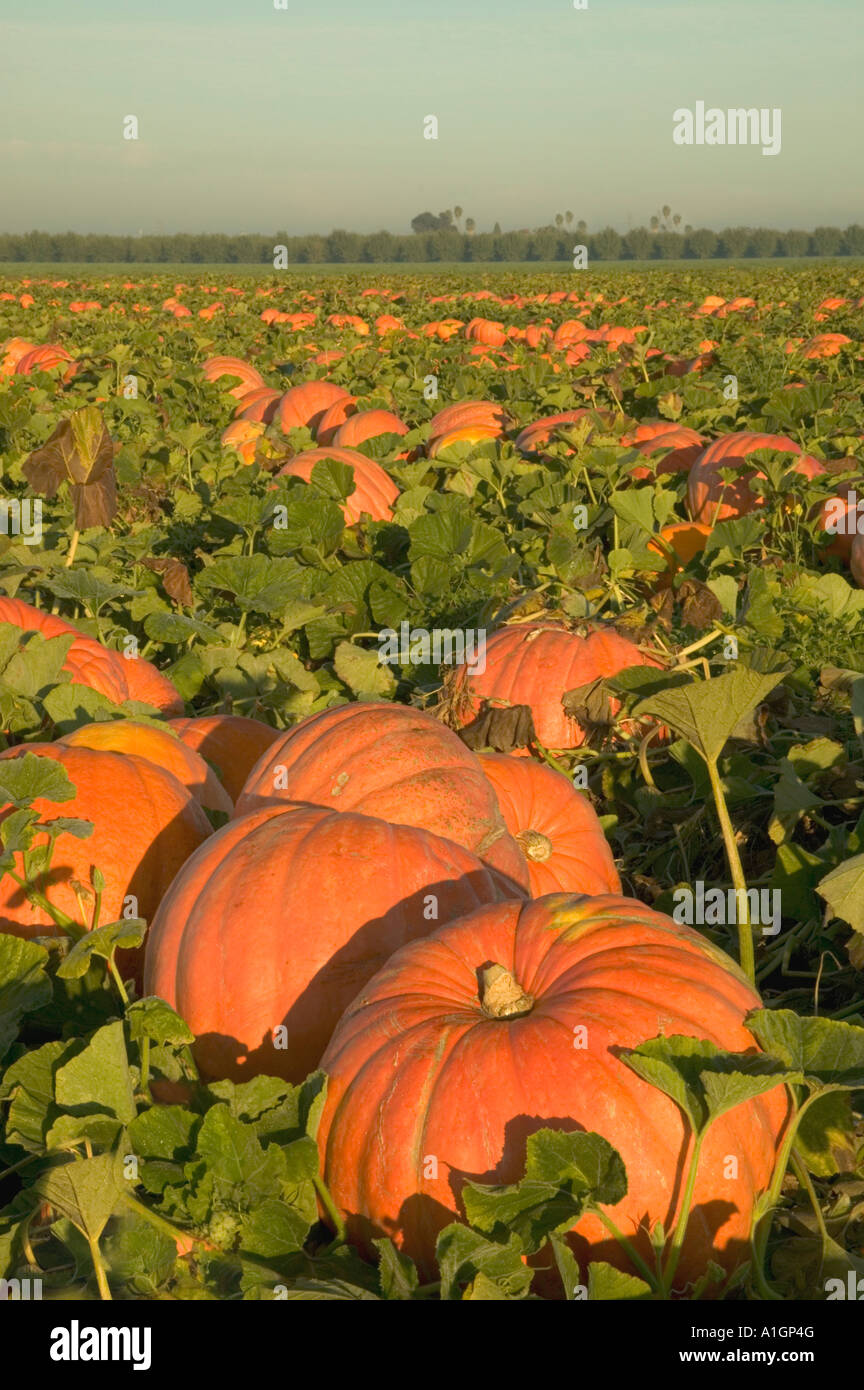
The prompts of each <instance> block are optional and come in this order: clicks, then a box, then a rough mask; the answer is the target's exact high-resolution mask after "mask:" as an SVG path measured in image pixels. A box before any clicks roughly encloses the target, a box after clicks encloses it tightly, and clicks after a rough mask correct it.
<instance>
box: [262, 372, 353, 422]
mask: <svg viewBox="0 0 864 1390" xmlns="http://www.w3.org/2000/svg"><path fill="white" fill-rule="evenodd" d="M347 395H348V392H347V391H345V390H343V389H342V387H341V386H334V385H333V383H332V382H330V381H305V382H302V383H301V384H300V385H298V386H291V387H289V389H288V390H287V391H286V392H285V394H284V395H283V397H282V399H281V400H280V402H279V411H278V416H279V426H280V428H281V430H282V433H283V434H287V433H288V431H289V430H296V429H307V430H311V431H312V433H313V434H314V433H315V431H316V430H317V428H318V426H319V424H320V423H321V419H322V417H323V415H324V412H325V411H326V410H327V409H328V407H329V406H331V405H333V404H334V403H335V402H336V401H339V400H342V399H343V398H344V397H346V396H347Z"/></svg>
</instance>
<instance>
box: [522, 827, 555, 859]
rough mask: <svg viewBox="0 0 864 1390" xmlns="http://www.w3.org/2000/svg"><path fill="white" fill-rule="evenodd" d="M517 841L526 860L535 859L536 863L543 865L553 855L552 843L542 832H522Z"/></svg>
mask: <svg viewBox="0 0 864 1390" xmlns="http://www.w3.org/2000/svg"><path fill="white" fill-rule="evenodd" d="M516 839H517V841H518V843H519V844H520V845H521V847H522V853H523V854H524V855H525V858H526V859H533V860H534V862H535V863H538V864H540V863H542V862H543V860H544V859H548V858H549V856H550V855H551V853H552V841H551V840H550V839H549V836H548V835H544V834H543V832H542V830H520V831H519V834H518V835H517V836H516Z"/></svg>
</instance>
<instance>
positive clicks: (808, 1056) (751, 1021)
mask: <svg viewBox="0 0 864 1390" xmlns="http://www.w3.org/2000/svg"><path fill="white" fill-rule="evenodd" d="M745 1023H746V1024H747V1027H748V1028H749V1029H750V1031H751V1032H752V1033H753V1034H755V1036H756V1037H757V1038H758V1039H759V1042H760V1043H761V1045H762V1046H763V1047H764V1048H765V1051H766V1052H770V1053H771V1054H772V1055H773V1056H774V1057H777V1058H779V1059H780V1061H781V1062H783V1063H784V1064H785V1065H786V1066H787V1067H788V1068H789V1070H790V1071H791V1072H795V1073H798V1074H799V1075H801V1076H803V1078H804V1083H805V1085H807V1086H808V1087H809V1088H810V1089H811V1090H817V1091H818V1090H838V1089H839V1090H858V1089H860V1088H861V1087H862V1086H864V1028H858V1027H856V1026H855V1024H853V1023H839V1022H838V1021H837V1020H836V1019H832V1018H802V1017H801V1016H800V1015H799V1014H796V1013H794V1012H793V1011H792V1010H791V1009H757V1010H755V1011H754V1012H753V1013H751V1014H748V1015H747V1018H746V1019H745Z"/></svg>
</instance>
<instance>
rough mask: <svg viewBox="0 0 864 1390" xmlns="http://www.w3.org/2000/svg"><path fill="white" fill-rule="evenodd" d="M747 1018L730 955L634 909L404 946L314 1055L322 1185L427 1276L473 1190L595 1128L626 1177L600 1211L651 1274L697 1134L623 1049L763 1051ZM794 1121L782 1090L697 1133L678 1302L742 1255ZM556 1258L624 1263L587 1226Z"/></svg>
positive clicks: (485, 912) (548, 907) (560, 907)
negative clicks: (697, 1158) (442, 1234)
mask: <svg viewBox="0 0 864 1390" xmlns="http://www.w3.org/2000/svg"><path fill="white" fill-rule="evenodd" d="M496 967H497V968H496ZM511 972H512V973H511ZM758 1007H759V999H758V996H757V995H756V994H755V993H754V991H753V990H752V988H751V986H750V985H749V984H748V982H747V980H746V979H745V977H744V975H743V974H742V972H741V971H740V970H739V969H738V967H737V966H736V965H735V964H734V963H733V961H732V960H730V959H729V957H728V956H726V955H725V954H724V953H723V952H722V951H720V950H719V949H718V948H717V947H715V946H713V945H711V944H710V943H709V942H708V941H706V940H705V939H704V938H703V937H701V936H700V935H699V934H698V933H697V932H695V931H692V930H691V929H690V928H688V927H684V926H678V925H677V924H676V923H674V922H673V921H672V920H671V919H670V918H669V917H666V916H664V915H663V914H662V913H659V912H654V911H653V910H652V909H650V908H648V907H645V906H644V905H643V904H642V903H640V902H637V901H635V900H633V899H629V898H620V897H614V896H604V897H593V898H592V897H577V896H569V895H565V894H551V895H549V896H547V897H543V898H539V899H535V900H533V901H532V902H528V903H523V902H516V901H513V902H505V903H499V904H496V905H493V906H489V907H484V908H481V909H480V910H479V911H477V912H474V913H472V914H470V915H469V916H467V917H463V918H461V919H460V920H458V921H456V922H452V923H450V924H449V925H447V926H443V927H440V928H438V929H437V930H436V931H435V932H433V933H432V934H431V935H430V936H428V937H426V938H425V940H421V941H414V942H411V943H410V944H408V945H407V946H404V947H403V948H402V949H401V950H399V951H397V952H396V954H395V955H394V956H392V957H391V959H390V960H389V961H388V962H387V964H386V965H385V966H384V967H383V969H381V970H380V971H379V973H378V974H377V975H376V976H375V978H374V979H373V980H372V981H370V983H369V984H368V985H367V986H366V987H365V988H364V989H363V990H362V991H361V992H360V994H359V995H358V996H357V998H356V999H355V1000H354V1002H353V1003H352V1004H351V1005H349V1007H348V1009H347V1010H346V1012H345V1013H344V1015H343V1017H342V1019H341V1021H340V1023H339V1025H338V1027H337V1028H336V1030H335V1032H334V1034H333V1037H332V1038H331V1040H330V1044H329V1046H328V1048H327V1050H326V1052H325V1053H324V1056H323V1058H322V1059H321V1065H322V1067H323V1068H324V1070H325V1071H326V1072H327V1074H328V1077H329V1082H328V1089H327V1100H326V1104H325V1107H324V1112H323V1115H322V1119H321V1125H320V1128H319V1131H318V1143H319V1149H320V1155H321V1164H322V1171H323V1175H324V1181H325V1182H326V1183H327V1185H328V1187H329V1190H330V1192H331V1194H332V1196H333V1200H334V1202H335V1203H336V1206H337V1207H338V1208H339V1209H340V1210H341V1211H342V1212H343V1213H345V1217H346V1221H347V1230H348V1235H349V1239H350V1240H352V1241H353V1242H355V1243H356V1244H358V1245H360V1246H361V1247H362V1248H363V1249H364V1250H367V1251H368V1249H369V1246H370V1242H371V1239H372V1238H373V1237H375V1236H383V1235H387V1236H390V1237H391V1238H392V1239H393V1240H394V1241H395V1243H396V1244H397V1246H398V1247H399V1248H400V1249H401V1250H403V1251H404V1252H405V1253H406V1254H407V1255H409V1256H410V1257H411V1258H412V1259H414V1260H416V1261H417V1263H418V1265H419V1267H420V1269H421V1271H422V1273H423V1275H424V1277H426V1278H430V1277H434V1251H435V1239H436V1235H437V1233H438V1231H439V1230H440V1229H441V1228H442V1227H443V1226H445V1225H447V1224H448V1222H450V1221H451V1220H453V1219H454V1218H455V1217H457V1216H460V1215H461V1214H462V1208H461V1202H460V1192H461V1189H462V1187H463V1185H464V1183H465V1181H466V1180H468V1179H471V1180H472V1181H475V1182H480V1183H513V1182H516V1181H518V1180H519V1178H520V1177H521V1176H522V1173H523V1170H524V1162H525V1144H526V1140H527V1138H528V1136H529V1135H530V1134H531V1133H533V1132H534V1131H535V1130H538V1129H543V1128H552V1129H560V1130H562V1131H574V1130H593V1131H596V1132H597V1133H599V1134H602V1135H603V1136H604V1138H606V1139H607V1140H608V1141H609V1143H610V1144H612V1145H613V1146H614V1147H615V1148H616V1149H617V1150H618V1151H619V1152H620V1154H621V1156H622V1158H623V1160H624V1163H625V1166H626V1170H627V1184H628V1191H627V1195H626V1197H625V1198H624V1199H623V1201H622V1202H620V1203H619V1204H618V1205H617V1206H614V1207H612V1208H610V1212H609V1214H610V1216H611V1217H612V1219H613V1220H614V1221H615V1224H616V1225H617V1226H618V1227H619V1229H620V1230H622V1231H623V1233H624V1234H625V1235H626V1236H627V1237H628V1238H629V1239H630V1240H631V1241H632V1242H633V1244H634V1246H635V1247H636V1249H637V1250H638V1251H639V1253H640V1254H641V1255H642V1257H643V1259H645V1260H646V1261H647V1262H649V1263H653V1261H652V1255H651V1248H650V1244H649V1241H648V1235H647V1229H646V1226H647V1225H648V1224H650V1223H654V1222H656V1221H662V1222H663V1223H664V1226H665V1228H666V1230H667V1231H668V1230H670V1228H671V1227H672V1224H673V1222H674V1219H675V1215H676V1212H677V1210H678V1207H679V1203H680V1201H681V1189H682V1186H683V1175H684V1173H685V1171H686V1167H685V1162H686V1155H687V1151H688V1148H689V1145H690V1135H689V1133H688V1131H687V1126H686V1124H685V1121H684V1118H683V1115H682V1112H681V1111H680V1110H679V1109H678V1107H677V1105H676V1104H675V1103H674V1102H673V1101H672V1100H670V1099H669V1097H668V1096H666V1095H664V1094H663V1093H662V1092H661V1091H659V1090H656V1089H655V1088H653V1087H651V1086H649V1085H648V1084H647V1082H645V1081H643V1080H642V1079H641V1078H640V1077H638V1076H637V1075H636V1073H635V1072H634V1071H632V1070H631V1069H630V1068H629V1067H627V1066H626V1065H625V1064H624V1062H622V1061H621V1060H620V1058H619V1056H618V1055H617V1053H618V1050H619V1049H620V1048H628V1047H635V1046H637V1045H638V1044H639V1043H641V1042H644V1041H646V1040H647V1039H649V1038H653V1037H656V1036H657V1035H658V1034H659V1033H661V1032H662V1033H664V1034H665V1035H666V1036H671V1035H673V1034H685V1035H687V1036H690V1037H696V1038H707V1039H708V1040H710V1041H711V1042H712V1043H714V1044H715V1045H716V1046H717V1047H719V1048H722V1049H729V1050H731V1051H735V1052H738V1051H757V1050H758V1049H757V1048H756V1044H755V1042H754V1039H753V1038H752V1036H751V1034H750V1033H749V1032H748V1031H747V1029H746V1028H745V1027H744V1022H743V1020H744V1017H745V1015H746V1014H747V1012H748V1011H749V1010H750V1009H754V1008H758ZM508 1010H512V1012H511V1013H508ZM580 1043H581V1044H583V1045H581V1046H580ZM786 1114H787V1102H786V1099H785V1093H784V1091H783V1089H782V1087H776V1088H775V1089H773V1090H771V1091H769V1092H766V1093H765V1094H763V1095H762V1096H760V1097H758V1098H757V1099H756V1100H753V1101H750V1102H748V1103H747V1104H746V1105H742V1106H740V1107H738V1108H736V1109H734V1110H730V1111H728V1112H727V1113H726V1115H724V1116H722V1117H721V1118H720V1119H718V1120H717V1121H716V1122H715V1123H714V1125H713V1126H712V1128H711V1129H710V1130H709V1131H708V1134H707V1137H706V1139H705V1142H704V1145H703V1150H702V1159H701V1162H700V1167H699V1174H698V1177H697V1180H696V1188H695V1193H694V1199H693V1208H692V1212H691V1217H690V1221H689V1223H688V1228H687V1234H686V1239H685V1242H684V1247H683V1250H682V1255H681V1260H680V1263H679V1266H678V1272H677V1285H678V1286H679V1287H680V1286H683V1285H684V1284H685V1283H687V1281H688V1280H691V1279H693V1278H694V1277H696V1276H698V1274H700V1273H702V1272H703V1271H704V1269H705V1267H706V1265H707V1263H708V1261H709V1260H714V1261H716V1262H717V1263H718V1264H720V1265H722V1266H724V1267H725V1268H732V1267H733V1266H734V1265H735V1264H737V1263H738V1262H739V1260H740V1259H741V1258H743V1257H744V1256H745V1255H746V1252H747V1235H748V1231H749V1226H750V1218H751V1214H752V1211H753V1204H754V1201H755V1199H756V1197H757V1196H758V1195H759V1194H760V1193H761V1192H762V1191H763V1190H764V1189H765V1188H766V1187H767V1185H768V1182H769V1179H770V1176H771V1172H772V1167H773V1164H774V1158H775V1153H776V1150H777V1145H778V1139H779V1136H780V1134H781V1131H782V1129H783V1126H784V1122H785V1119H786ZM730 1157H734V1158H735V1159H737V1166H736V1173H737V1176H735V1177H729V1176H728V1173H729V1171H730V1164H729V1159H730ZM432 1158H434V1159H435V1160H436V1162H434V1163H432V1162H431V1161H430V1160H431V1159H432ZM568 1243H569V1244H570V1245H571V1247H572V1249H573V1251H574V1253H575V1255H576V1258H577V1259H578V1260H579V1261H580V1263H582V1264H584V1263H585V1262H586V1261H587V1260H590V1259H595V1260H607V1261H609V1262H610V1263H612V1264H614V1265H617V1266H618V1267H619V1268H624V1269H627V1268H628V1263H627V1257H626V1255H625V1254H624V1252H623V1251H622V1249H621V1247H620V1246H619V1245H618V1244H617V1242H615V1241H614V1240H613V1239H612V1238H611V1237H610V1235H609V1233H608V1231H607V1230H606V1229H605V1227H604V1226H602V1224H601V1223H600V1221H599V1220H598V1219H597V1218H596V1217H594V1216H588V1217H585V1218H583V1219H582V1220H581V1221H579V1222H578V1223H577V1224H576V1226H575V1227H574V1229H573V1231H571V1233H570V1234H569V1236H568ZM630 1272H632V1271H630Z"/></svg>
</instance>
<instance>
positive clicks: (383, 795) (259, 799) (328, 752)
mask: <svg viewBox="0 0 864 1390" xmlns="http://www.w3.org/2000/svg"><path fill="white" fill-rule="evenodd" d="M284 801H305V802H309V803H311V804H312V805H314V806H326V807H327V808H328V809H329V810H332V811H359V812H361V814H363V815H365V816H377V817H378V818H379V819H380V820H386V821H389V822H390V823H391V824H393V825H413V826H416V827H417V828H418V829H420V830H429V831H431V832H432V834H434V835H443V836H444V838H445V839H448V840H454V841H455V842H456V844H457V845H463V846H464V847H465V848H466V849H470V850H471V852H472V853H473V854H476V855H477V856H478V858H480V859H482V860H484V862H485V863H487V864H489V865H491V866H492V868H494V869H499V870H500V871H501V872H502V873H505V874H508V875H509V876H510V877H511V878H512V879H513V880H514V882H515V883H517V884H519V885H520V886H521V887H523V888H525V887H527V886H528V874H527V869H526V867H525V860H524V858H523V855H522V852H521V850H520V849H519V846H518V845H517V844H516V841H515V840H514V839H513V837H512V836H511V835H510V834H509V832H508V830H507V827H506V825H505V824H504V820H503V817H502V815H501V810H500V808H499V806H498V801H497V798H496V796H495V792H494V790H493V788H492V785H491V783H490V782H489V781H488V780H487V778H486V777H485V776H484V774H483V768H482V767H481V765H480V762H479V760H478V759H477V757H476V756H475V754H474V753H472V752H471V750H470V749H469V748H466V747H465V744H464V743H463V742H462V740H461V739H460V738H459V737H458V736H457V735H456V734H454V733H453V732H452V730H451V729H446V728H445V727H444V725H443V724H441V723H440V722H439V721H438V720H437V719H434V718H433V717H432V715H430V714H425V713H424V712H423V711H422V710H417V709H411V708H409V707H408V706H407V705H391V704H386V703H378V702H371V701H370V702H369V703H363V704H354V705H339V706H338V707H336V708H334V709H328V710H322V712H321V713H320V714H313V715H310V717H309V718H308V719H303V720H302V721H301V722H300V723H299V724H296V725H295V726H294V728H293V729H289V730H288V732H287V733H286V734H283V735H282V737H281V738H280V739H279V740H278V741H277V742H276V743H274V744H273V745H272V746H271V747H270V748H269V749H268V750H267V752H266V754H265V755H264V757H263V758H261V760H260V761H259V762H258V763H257V764H256V765H255V767H254V768H253V769H252V772H251V773H250V776H249V780H248V782H247V783H246V786H245V787H244V788H243V791H242V792H241V794H240V796H239V798H238V800H237V806H236V808H235V815H238V816H241V815H244V814H245V813H246V812H247V811H252V810H256V809H257V808H258V807H259V806H262V805H264V806H267V805H273V804H277V805H278V804H279V803H280V802H284Z"/></svg>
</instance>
